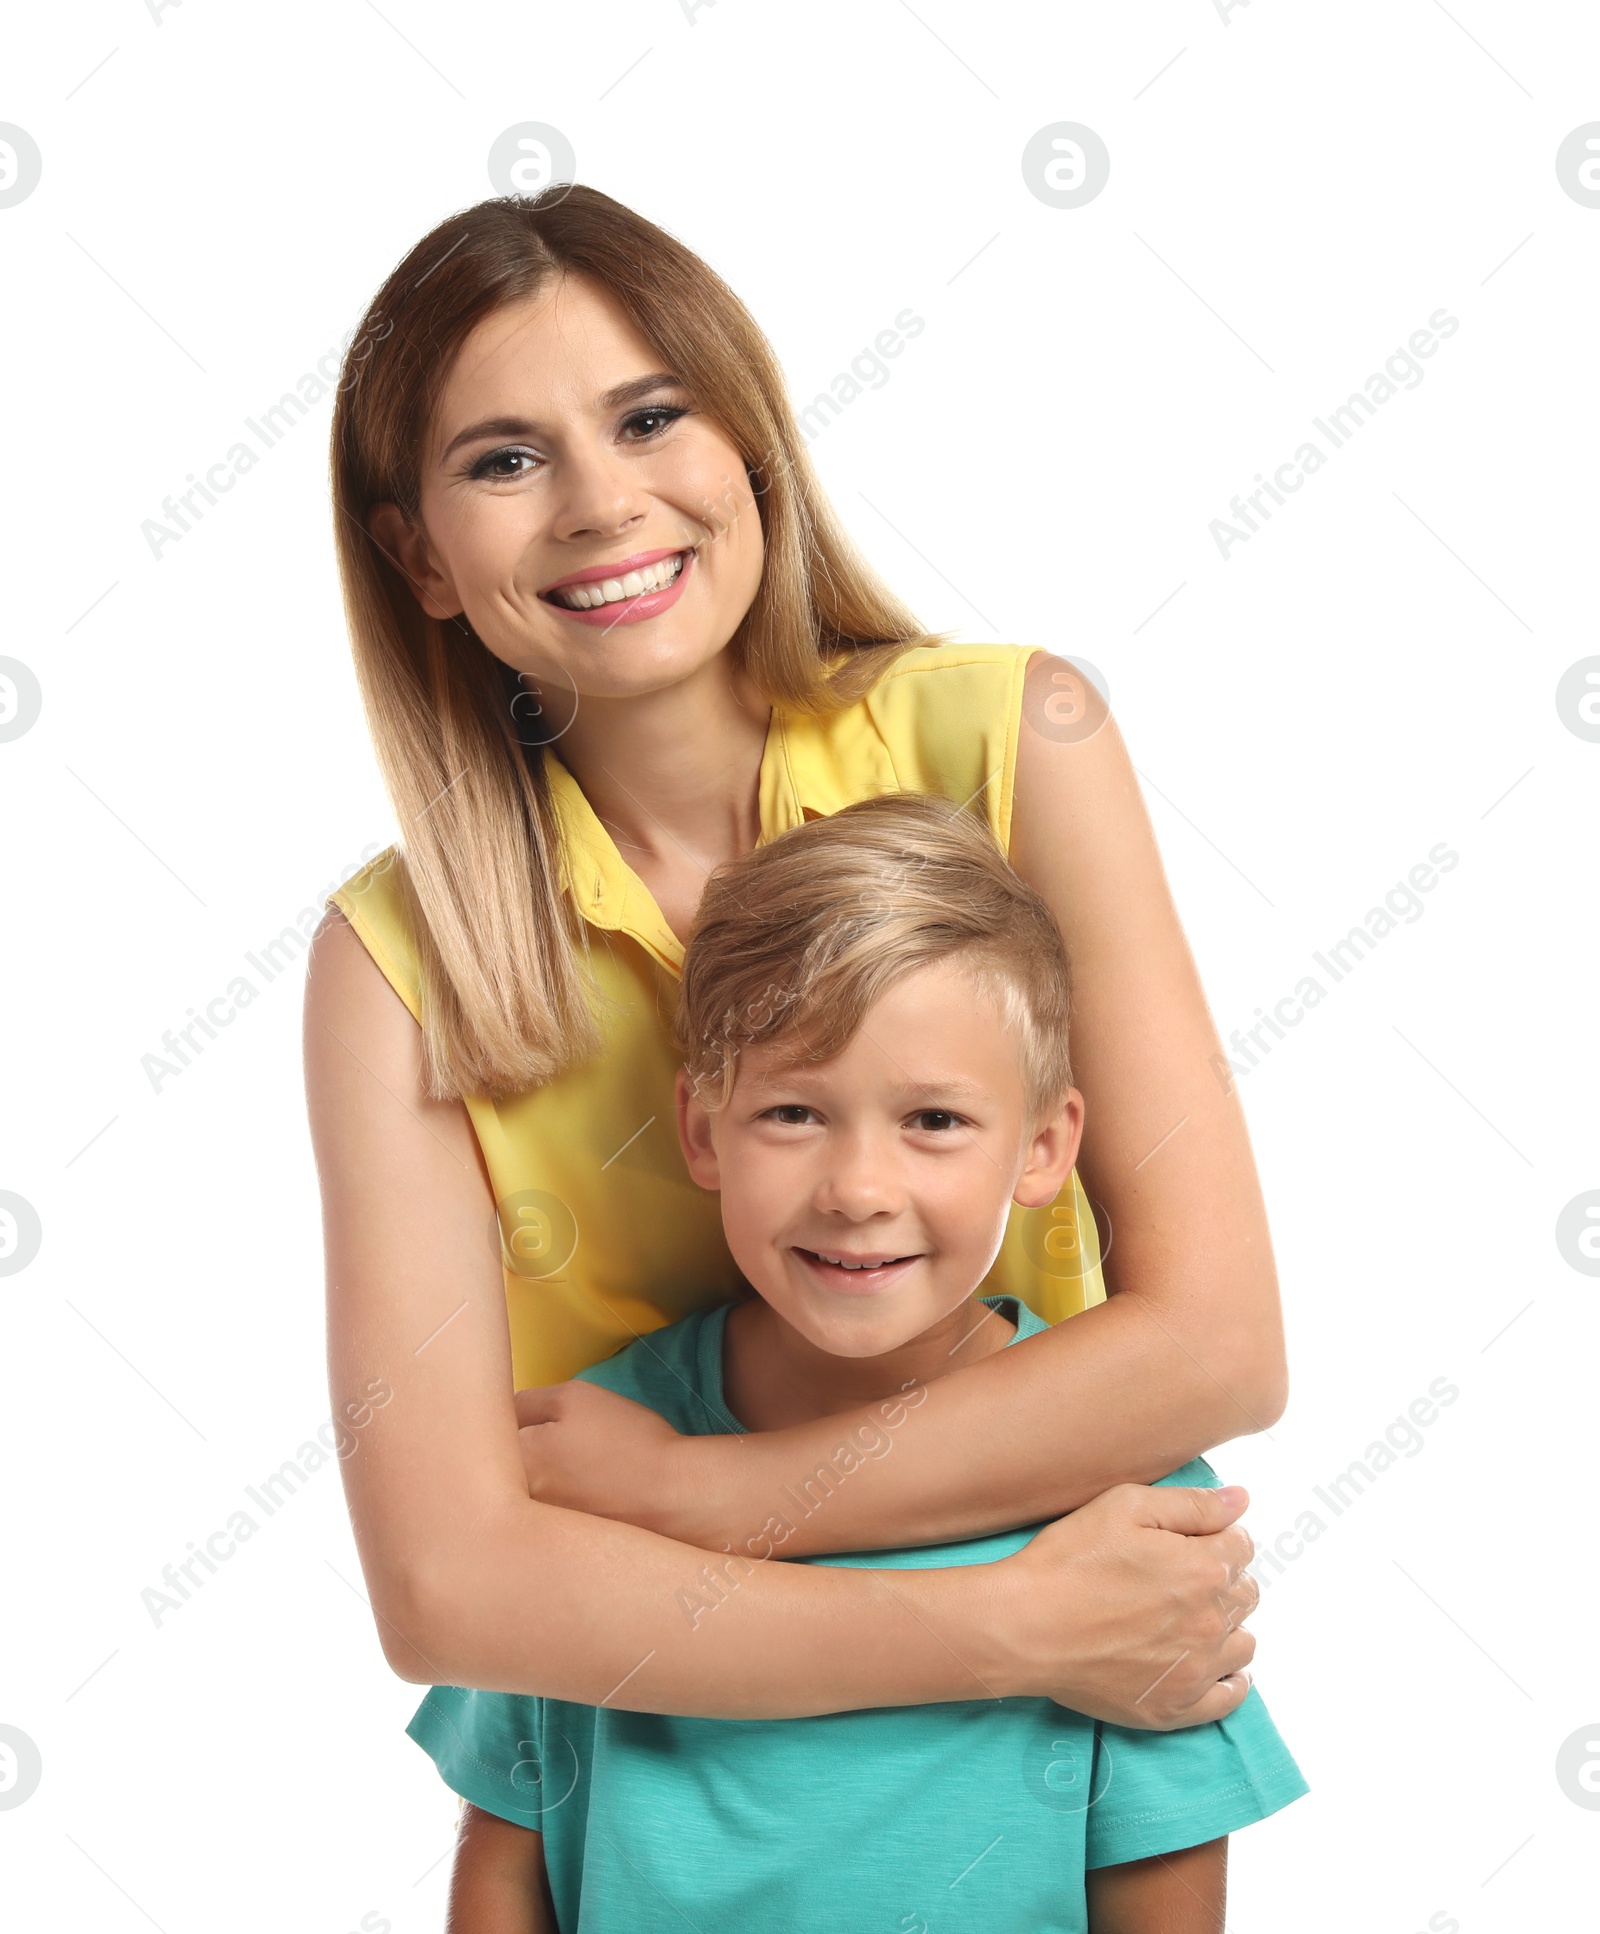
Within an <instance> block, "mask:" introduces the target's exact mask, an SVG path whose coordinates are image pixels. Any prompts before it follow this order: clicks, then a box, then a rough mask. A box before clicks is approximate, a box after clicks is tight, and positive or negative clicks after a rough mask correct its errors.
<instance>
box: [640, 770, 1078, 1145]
mask: <svg viewBox="0 0 1600 1934" xmlns="http://www.w3.org/2000/svg"><path fill="white" fill-rule="evenodd" d="M952 959H955V960H959V962H960V963H961V966H962V967H963V968H964V969H965V970H966V971H968V972H969V973H970V974H971V975H972V978H973V980H974V981H975V983H976V984H977V986H978V987H979V988H980V989H981V990H982V991H983V992H984V993H986V994H988V995H989V996H990V998H991V999H993V1000H994V1001H995V1002H996V1004H997V1005H998V1007H999V1009H1000V1013H1001V1017H1002V1020H1003V1021H1004V1023H1005V1025H1006V1026H1007V1027H1008V1028H1010V1029H1011V1030H1012V1031H1013V1033H1014V1034H1015V1036H1016V1039H1017V1052H1018V1056H1019V1059H1020V1063H1021V1068H1022V1078H1023V1087H1024V1091H1025V1094H1026V1096H1027V1103H1028V1108H1029V1110H1030V1112H1031V1114H1032V1116H1033V1118H1034V1120H1035V1121H1040V1120H1043V1119H1044V1117H1045V1116H1046V1115H1047V1114H1049V1113H1050V1111H1051V1110H1052V1109H1054V1108H1056V1107H1057V1106H1059V1105H1060V1102H1061V1099H1062V1097H1063V1096H1064V1095H1065V1094H1066V1092H1067V1090H1068V1089H1069V1088H1070V1087H1071V1086H1072V1065H1071V1062H1070V1060H1069V1058H1068V1053H1067V1032H1068V1021H1069V1018H1070V1012H1071V1005H1072V998H1071V980H1070V975H1069V972H1068V967H1067V950H1066V945H1065V943H1064V942H1063V940H1062V938H1061V930H1060V928H1059V927H1058V926H1057V925H1056V922H1055V917H1054V915H1053V914H1052V913H1051V911H1050V909H1049V907H1048V906H1047V905H1046V904H1045V902H1044V901H1043V900H1042V899H1041V898H1040V897H1039V895H1038V894H1037V893H1036V892H1035V891H1034V890H1033V888H1032V887H1031V886H1029V885H1028V883H1027V882H1026V881H1025V880H1024V879H1022V878H1021V876H1020V875H1019V874H1018V873H1016V872H1015V871H1014V870H1013V868H1012V866H1011V864H1010V862H1009V861H1008V860H1007V859H1006V856H1005V854H1004V853H1003V852H1002V851H1001V850H1000V846H999V843H998V841H997V840H996V839H995V837H994V835H993V834H992V833H991V832H990V831H989V828H988V826H987V825H986V824H985V823H984V822H983V821H982V820H980V819H978V818H977V817H976V816H975V815H974V814H973V813H971V812H968V811H965V810H963V809H962V808H961V807H959V806H956V805H953V804H952V803H951V802H950V801H949V800H947V799H940V798H935V797H931V796H928V795H925V794H922V793H884V794H880V795H879V796H878V797H876V798H874V799H862V800H858V801H856V803H855V804H854V805H850V806H846V807H845V808H844V809H843V810H842V811H841V812H837V813H834V814H833V815H832V817H831V818H828V819H818V820H813V821H811V822H810V823H809V824H807V825H804V826H796V827H794V828H793V829H792V830H791V831H789V832H787V833H781V834H780V835H779V836H778V837H777V838H776V839H775V840H772V841H771V842H770V843H769V844H768V845H766V846H758V847H757V848H756V850H755V851H754V852H753V853H751V854H749V855H748V856H747V857H746V858H744V859H742V860H736V861H734V862H733V863H731V864H730V865H728V866H725V867H721V868H719V869H718V871H717V872H716V873H714V874H713V875H712V877H711V880H710V882H709V883H708V885H707V887H706V890H705V897H704V898H703V899H702V901H701V903H700V915H699V918H698V920H697V921H696V923H695V929H694V937H693V939H692V940H691V941H690V943H689V949H688V954H687V956H686V958H685V960H684V963H683V988H682V992H681V994H680V997H679V1001H678V1010H677V1017H676V1024H675V1025H676V1033H677V1041H678V1049H679V1052H680V1053H681V1054H682V1056H683V1062H684V1066H685V1067H686V1068H687V1069H688V1071H689V1077H690V1080H691V1081H692V1082H693V1083H694V1088H695V1093H696V1095H697V1096H698V1097H699V1098H700V1099H701V1100H702V1101H703V1102H704V1103H705V1105H706V1106H707V1107H708V1108H711V1109H713V1110H714V1109H717V1108H721V1107H726V1105H727V1102H728V1098H729V1096H730V1095H731V1094H732V1092H733V1084H734V1081H735V1078H736V1076H737V1073H738V1061H739V1055H740V1054H741V1052H742V1051H743V1050H745V1049H746V1048H750V1047H754V1046H757V1045H769V1044H781V1045H782V1046H783V1047H784V1049H785V1050H786V1051H789V1052H791V1053H792V1060H793V1063H794V1064H795V1065H798V1064H800V1063H802V1062H807V1061H828V1060H831V1059H832V1058H833V1056H834V1055H836V1054H838V1053H839V1052H840V1051H841V1050H842V1049H843V1048H845V1047H846V1046H847V1045H848V1044H849V1042H850V1041H851V1039H852V1038H853V1036H854V1035H855V1033H856V1030H857V1029H858V1028H859V1027H860V1026H861V1024H862V1021H863V1019H864V1018H865V1016H866V1013H867V1010H868V1008H870V1007H871V1006H872V1004H873V1002H874V1001H876V1000H877V999H878V998H879V997H880V996H881V995H883V994H885V993H887V992H888V990H889V989H890V988H891V987H893V986H894V984H895V983H896V982H897V981H899V980H902V979H904V978H905V976H906V975H907V974H912V973H915V972H916V971H917V970H918V969H919V968H922V967H931V966H933V965H934V964H935V963H937V962H939V961H943V960H952Z"/></svg>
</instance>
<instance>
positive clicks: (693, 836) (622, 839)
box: [554, 653, 771, 940]
mask: <svg viewBox="0 0 1600 1934" xmlns="http://www.w3.org/2000/svg"><path fill="white" fill-rule="evenodd" d="M770 721H771V707H770V706H769V705H768V704H767V703H766V702H765V700H763V699H762V698H761V697H760V695H759V694H758V693H757V692H756V691H755V689H754V687H753V686H752V685H751V683H750V681H749V680H748V679H747V678H745V677H744V676H743V675H742V674H741V673H739V672H738V671H737V669H736V668H735V667H734V666H733V665H732V663H731V661H730V660H729V658H728V657H727V654H725V653H724V654H720V655H719V656H718V657H717V658H716V659H714V660H712V662H711V663H710V664H708V665H706V666H705V667H703V668H702V670H701V671H700V672H698V673H696V674H695V675H694V676H693V677H692V678H688V679H684V680H682V681H681V682H680V683H678V684H676V685H671V686H668V687H666V688H665V689H664V690H662V691H659V692H648V693H644V694H642V695H640V696H638V697H634V698H625V699H594V698H586V699H584V700H583V701H582V703H581V704H580V705H579V707H578V710H577V712H576V714H575V716H574V717H573V720H572V723H571V724H570V726H569V727H568V728H567V730H566V731H565V732H564V733H563V734H562V736H561V738H560V739H559V740H558V741H557V743H556V746H555V748H554V749H555V752H556V754H557V756H558V757H559V758H560V760H561V763H562V764H563V765H564V766H565V767H566V768H567V770H568V771H569V772H570V773H571V774H572V776H573V778H574V779H576V780H577V782H578V784H579V785H580V786H581V787H582V788H583V793H584V796H585V798H587V800H588V801H589V804H590V805H591V806H592V807H593V808H594V812H595V816H596V818H598V819H599V821H600V823H601V824H602V825H603V826H604V827H605V828H606V830H607V832H609V833H610V835H611V837H612V838H613V839H614V840H615V841H616V843H617V849H618V851H619V852H620V853H621V855H622V857H623V859H624V860H625V861H626V862H627V864H628V865H629V866H630V867H632V869H633V871H634V872H635V873H637V874H638V875H639V877H640V879H641V880H643V881H644V883H645V885H646V886H647V887H648V888H649V889H650V891H651V893H652V894H653V895H654V897H655V900H656V904H657V905H658V906H659V907H660V909H661V912H662V914H663V916H664V918H665V919H666V922H667V924H668V926H670V927H671V928H672V930H673V932H674V933H676V934H677V935H678V937H679V939H680V940H681V939H684V938H685V937H686V936H687V933H688V930H689V927H690V926H691V925H692V924H693V920H694V914H695V911H696V909H697V908H698V906H699V904H700V894H701V891H702V890H703V888H704V886H705V882H706V880H707V878H708V877H709V876H710V874H711V873H712V872H713V871H714V870H715V869H716V868H717V867H718V866H721V865H722V864H724V862H726V861H728V860H732V859H739V858H742V857H743V856H744V855H745V854H746V853H748V852H750V851H752V850H753V848H754V847H755V844H756V841H757V839H758V838H759V837H760V833H761V812H760V796H759V781H760V774H761V758H762V753H763V752H764V750H765V748H766V741H767V729H768V726H769V723H770Z"/></svg>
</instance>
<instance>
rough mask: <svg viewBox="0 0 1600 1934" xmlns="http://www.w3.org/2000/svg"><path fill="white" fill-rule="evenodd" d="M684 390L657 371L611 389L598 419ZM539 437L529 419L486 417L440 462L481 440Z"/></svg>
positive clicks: (599, 405)
mask: <svg viewBox="0 0 1600 1934" xmlns="http://www.w3.org/2000/svg"><path fill="white" fill-rule="evenodd" d="M682 388H683V381H682V379H681V378H680V377H677V376H673V375H671V374H670V373H669V372H668V371H666V370H657V371H655V372H654V373H653V374H652V375H649V376H635V377H633V378H632V379H631V380H630V381H628V382H626V383H618V384H617V385H616V387H615V388H614V389H608V390H606V391H604V392H603V393H602V394H601V395H600V396H598V397H596V399H595V413H596V415H598V416H605V415H608V414H609V413H610V412H611V411H612V410H618V409H621V408H622V407H623V405H624V404H626V403H637V402H639V401H640V400H641V399H642V398H644V397H646V396H650V395H653V394H654V393H655V391H657V390H658V389H682ZM538 434H539V426H538V424H536V423H532V422H530V421H529V420H528V419H527V418H526V417H520V416H487V417H485V418H484V419H483V421H482V422H481V423H469V424H468V425H467V427H466V429H464V430H460V431H458V432H457V433H456V435H455V436H453V437H452V438H451V439H450V441H449V442H448V443H447V444H446V445H445V447H444V450H443V451H442V452H441V454H440V457H439V461H440V462H441V463H447V462H448V461H449V459H450V457H451V454H452V453H453V452H454V451H456V450H459V449H460V448H461V446H462V444H464V443H476V442H477V441H478V440H479V439H480V438H482V437H497V436H537V435H538Z"/></svg>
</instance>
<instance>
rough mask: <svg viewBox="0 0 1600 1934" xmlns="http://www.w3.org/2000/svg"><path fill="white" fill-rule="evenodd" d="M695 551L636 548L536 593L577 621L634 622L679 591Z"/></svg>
mask: <svg viewBox="0 0 1600 1934" xmlns="http://www.w3.org/2000/svg"><path fill="white" fill-rule="evenodd" d="M694 560H695V551H694V549H693V548H692V547H691V548H690V549H688V550H683V551H641V552H639V553H638V555H637V556H635V557H626V558H622V559H620V560H619V561H618V562H617V563H615V564H602V565H597V566H595V567H594V568H593V569H591V570H587V571H574V572H573V574H572V575H571V577H565V578H562V579H561V580H560V582H559V583H557V584H552V585H550V586H548V587H547V588H546V589H545V590H543V591H541V592H540V593H539V597H540V599H541V601H542V602H543V603H545V604H548V605H551V606H553V607H554V609H555V610H557V611H559V612H561V613H562V614H563V615H564V616H566V617H568V618H575V619H576V620H577V621H578V622H579V623H580V624H590V625H602V626H605V627H606V628H607V629H609V628H610V627H611V626H612V625H627V624H639V623H641V622H642V621H643V620H644V619H646V618H655V617H659V616H660V614H661V613H662V612H663V611H669V610H670V609H671V608H672V606H673V605H675V604H676V603H677V601H678V599H679V598H680V597H681V596H682V595H683V588H684V585H685V584H686V582H687V581H688V577H689V573H690V570H691V568H692V566H693V564H694Z"/></svg>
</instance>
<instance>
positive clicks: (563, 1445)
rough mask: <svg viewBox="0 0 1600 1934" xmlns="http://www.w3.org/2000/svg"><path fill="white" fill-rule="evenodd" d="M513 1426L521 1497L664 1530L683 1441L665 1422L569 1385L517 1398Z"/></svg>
mask: <svg viewBox="0 0 1600 1934" xmlns="http://www.w3.org/2000/svg"><path fill="white" fill-rule="evenodd" d="M517 1425H518V1431H517V1438H518V1442H519V1443H520V1445H521V1447H522V1468H523V1470H524V1471H525V1472H526V1473H527V1478H528V1495H529V1497H531V1498H537V1499H539V1501H540V1502H541V1503H543V1504H561V1505H565V1506H566V1508H567V1509H568V1510H569V1511H588V1512H590V1513H591V1514H592V1515H593V1516H594V1517H597V1518H620V1519H621V1520H622V1521H623V1522H624V1523H626V1524H637V1525H642V1526H643V1527H644V1529H645V1530H646V1531H660V1530H664V1529H665V1525H666V1520H667V1518H668V1517H669V1516H670V1515H671V1506H670V1500H671V1498H672V1495H673V1492H674V1490H675V1488H676V1487H675V1486H674V1484H673V1477H674V1474H675V1471H676V1469H677V1464H678V1461H679V1460H678V1452H679V1449H680V1447H681V1446H682V1445H683V1443H684V1442H685V1441H686V1440H685V1439H684V1438H683V1437H681V1436H680V1435H679V1434H678V1432H677V1431H675V1430H674V1429H673V1428H672V1426H671V1424H669V1423H668V1422H667V1420H666V1418H664V1417H662V1416H660V1415H659V1414H658V1413H657V1412H656V1411H654V1410H650V1409H647V1408H646V1407H645V1405H643V1404H640V1403H635V1402H634V1401H633V1400H632V1398H630V1397H619V1396H618V1395H617V1393H616V1392H615V1391H614V1390H607V1389H605V1388H604V1387H603V1386H601V1385H600V1384H597V1383H588V1382H585V1381H584V1380H583V1379H582V1378H581V1377H574V1378H573V1379H572V1380H571V1381H570V1382H567V1383H548V1384H541V1385H539V1386H537V1387H536V1388H534V1389H530V1390H519V1391H518V1392H517Z"/></svg>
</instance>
